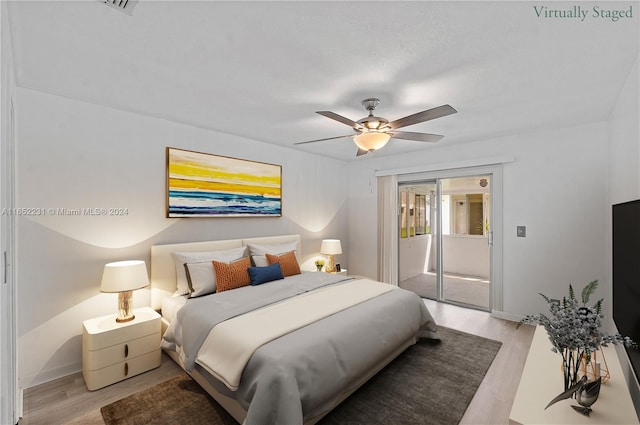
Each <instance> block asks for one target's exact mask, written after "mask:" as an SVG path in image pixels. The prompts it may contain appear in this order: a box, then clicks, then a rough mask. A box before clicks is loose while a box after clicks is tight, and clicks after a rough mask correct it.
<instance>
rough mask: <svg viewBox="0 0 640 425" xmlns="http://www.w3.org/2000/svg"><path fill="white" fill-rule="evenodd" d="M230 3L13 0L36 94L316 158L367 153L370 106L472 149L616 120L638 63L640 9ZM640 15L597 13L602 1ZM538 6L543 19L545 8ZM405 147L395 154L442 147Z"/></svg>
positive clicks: (22, 66)
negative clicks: (363, 139) (357, 131)
mask: <svg viewBox="0 0 640 425" xmlns="http://www.w3.org/2000/svg"><path fill="white" fill-rule="evenodd" d="M579 4H581V5H582V7H583V9H584V10H586V11H587V12H589V14H588V16H587V17H586V18H585V19H584V21H580V19H576V18H552V17H548V18H545V17H544V14H542V16H541V17H539V16H538V15H537V11H540V9H539V8H540V7H542V6H541V5H546V7H549V9H561V10H570V9H572V8H573V7H574V6H575V5H576V3H563V2H546V3H539V2H535V3H530V2H520V1H514V2H504V1H500V2H484V1H473V2H444V1H443V2H430V1H413V2H398V1H393V2H362V1H359V2H329V1H327V2H306V1H305V2H270V1H261V2H245V1H236V2H220V1H208V2H207V1H173V2H168V1H152V0H140V1H139V2H138V4H137V5H136V7H135V9H134V10H133V15H132V16H128V15H126V14H124V13H121V12H120V11H117V10H114V9H112V8H109V7H107V6H106V5H104V4H102V3H100V2H98V1H95V0H88V1H63V2H58V1H43V2H35V1H15V2H10V4H9V20H10V25H11V33H12V41H13V46H14V54H15V63H16V79H17V82H18V84H19V85H20V86H23V87H27V88H32V89H37V90H42V91H44V92H48V93H53V94H58V95H62V96H65V97H70V98H75V99H80V100H83V101H87V102H93V103H97V104H102V105H107V106H111V107H114V108H119V109H123V110H128V111H133V112H139V113H144V114H147V115H151V116H156V117H162V118H166V119H169V120H173V121H177V122H181V123H187V124H190V125H195V126H198V127H203V128H207V129H213V130H217V131H221V132H225V133H229V134H235V135H239V136H244V137H248V138H251V139H255V140H260V141H264V142H267V143H273V144H278V145H282V146H287V147H291V148H294V149H300V150H304V151H307V152H313V153H317V154H321V155H326V156H330V157H334V158H337V159H341V160H345V161H350V160H361V159H360V158H358V159H356V158H355V152H356V147H355V145H354V144H353V142H352V141H351V140H350V139H348V138H346V139H338V140H334V141H327V142H322V143H314V144H308V145H301V146H294V145H293V143H294V142H297V141H305V140H311V139H317V138H323V137H332V136H339V135H343V134H349V133H350V132H351V129H350V128H349V127H348V126H346V125H344V124H340V123H338V122H335V121H333V120H330V119H328V118H325V117H322V116H320V115H318V114H316V113H315V111H318V110H331V111H333V112H336V113H338V114H341V115H344V116H346V117H348V118H351V119H353V120H358V119H359V118H362V117H364V116H365V115H366V112H365V111H364V109H363V108H362V107H361V105H360V101H361V100H362V99H364V98H366V97H379V98H380V99H381V100H382V103H381V104H380V105H379V106H378V109H377V110H376V115H379V116H382V117H385V118H387V119H389V120H394V119H397V118H400V117H403V116H405V115H409V114H412V113H415V112H418V111H422V110H424V109H429V108H432V107H436V106H439V105H442V104H450V105H452V106H453V107H454V108H456V109H457V110H458V113H457V114H454V115H451V116H448V117H444V118H440V119H437V120H434V121H429V122H427V123H422V124H417V125H414V126H411V127H406V128H405V130H407V131H417V132H429V133H436V134H443V135H445V138H444V139H443V140H442V141H440V142H439V143H438V144H456V143H467V142H473V141H476V140H482V139H487V138H491V137H497V136H501V135H506V134H514V133H519V132H529V131H534V130H536V129H538V128H542V127H544V128H553V127H560V126H570V125H576V124H580V123H586V122H593V121H602V120H606V119H608V116H609V114H610V113H611V111H612V108H613V105H614V104H615V101H616V99H617V96H618V95H619V93H620V90H621V88H622V86H623V84H624V81H625V79H626V78H627V76H628V73H629V71H630V69H631V66H632V64H633V61H634V60H635V58H636V56H637V55H638V51H639V49H638V36H639V31H638V28H639V15H640V7H639V2H637V1H635V2H602V3H586V2H581V3H579ZM598 4H599V5H600V7H603V8H605V7H606V8H608V9H626V10H628V9H629V7H630V6H632V7H633V15H634V16H633V17H632V18H624V19H620V20H618V21H615V22H614V21H612V20H611V19H606V18H597V17H594V16H592V13H591V12H592V10H591V9H590V8H591V7H592V6H593V5H598ZM534 6H537V7H538V10H536V9H535V8H534ZM431 146H433V145H431V144H428V143H420V142H412V141H403V140H395V139H392V140H391V142H390V143H389V144H388V145H387V146H386V147H385V148H383V149H382V150H380V151H377V152H375V153H372V154H369V155H367V156H364V157H363V158H366V157H368V156H383V155H390V154H397V153H403V152H411V151H416V150H423V149H429V148H430V147H431Z"/></svg>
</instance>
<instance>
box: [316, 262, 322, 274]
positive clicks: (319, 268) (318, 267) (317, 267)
mask: <svg viewBox="0 0 640 425" xmlns="http://www.w3.org/2000/svg"><path fill="white" fill-rule="evenodd" d="M316 269H318V271H319V272H321V271H322V266H319V265H317V264H316Z"/></svg>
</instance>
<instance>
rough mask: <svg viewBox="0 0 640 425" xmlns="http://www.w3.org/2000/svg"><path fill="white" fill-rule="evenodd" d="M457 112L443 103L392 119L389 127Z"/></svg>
mask: <svg viewBox="0 0 640 425" xmlns="http://www.w3.org/2000/svg"><path fill="white" fill-rule="evenodd" d="M456 112H458V111H456V110H455V109H453V108H452V107H451V105H442V106H438V107H437V108H432V109H427V110H426V111H422V112H418V113H416V114H413V115H408V116H406V117H404V118H400V119H397V120H395V121H391V122H390V123H389V127H390V128H391V129H393V130H395V129H396V128H401V127H406V126H408V125H413V124H418V123H420V122H425V121H429V120H433V119H436V118H441V117H446V116H447V115H451V114H455V113H456Z"/></svg>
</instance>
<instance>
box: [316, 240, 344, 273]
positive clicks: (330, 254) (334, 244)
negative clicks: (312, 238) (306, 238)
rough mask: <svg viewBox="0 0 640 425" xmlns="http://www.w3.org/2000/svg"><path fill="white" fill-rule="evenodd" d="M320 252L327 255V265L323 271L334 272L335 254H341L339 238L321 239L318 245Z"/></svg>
mask: <svg viewBox="0 0 640 425" xmlns="http://www.w3.org/2000/svg"><path fill="white" fill-rule="evenodd" d="M320 253H321V254H325V255H327V265H326V267H325V269H324V270H325V271H326V272H327V273H334V272H335V271H336V259H335V257H334V256H335V255H338V254H342V247H341V246H340V240H339V239H323V240H322V244H321V245H320Z"/></svg>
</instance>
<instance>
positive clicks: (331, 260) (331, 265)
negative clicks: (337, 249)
mask: <svg viewBox="0 0 640 425" xmlns="http://www.w3.org/2000/svg"><path fill="white" fill-rule="evenodd" d="M327 257H328V258H327V265H326V266H325V267H324V271H325V272H327V273H335V271H336V257H335V255H332V254H329V255H327Z"/></svg>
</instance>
